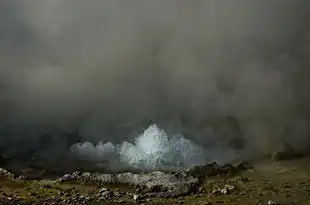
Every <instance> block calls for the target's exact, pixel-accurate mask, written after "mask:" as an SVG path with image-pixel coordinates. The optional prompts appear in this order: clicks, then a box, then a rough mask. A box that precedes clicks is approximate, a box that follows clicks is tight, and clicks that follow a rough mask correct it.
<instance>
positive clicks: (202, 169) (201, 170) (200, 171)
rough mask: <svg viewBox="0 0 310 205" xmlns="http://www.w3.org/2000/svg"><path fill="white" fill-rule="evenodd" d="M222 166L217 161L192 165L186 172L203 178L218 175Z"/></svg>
mask: <svg viewBox="0 0 310 205" xmlns="http://www.w3.org/2000/svg"><path fill="white" fill-rule="evenodd" d="M219 170H220V166H219V165H218V164H217V163H216V162H211V163H208V164H206V165H202V166H191V167H190V168H188V169H187V170H186V171H185V172H186V173H187V174H189V175H190V176H194V177H197V178H203V177H206V176H216V175H218V173H219Z"/></svg>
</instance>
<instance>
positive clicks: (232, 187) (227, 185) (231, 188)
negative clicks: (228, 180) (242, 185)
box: [224, 184, 236, 191]
mask: <svg viewBox="0 0 310 205" xmlns="http://www.w3.org/2000/svg"><path fill="white" fill-rule="evenodd" d="M224 188H225V189H227V190H229V191H233V190H234V189H236V187H235V186H233V185H229V184H226V185H225V186H224Z"/></svg>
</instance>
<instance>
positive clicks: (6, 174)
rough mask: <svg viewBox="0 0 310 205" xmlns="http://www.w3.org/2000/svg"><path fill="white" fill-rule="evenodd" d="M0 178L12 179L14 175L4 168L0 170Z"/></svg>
mask: <svg viewBox="0 0 310 205" xmlns="http://www.w3.org/2000/svg"><path fill="white" fill-rule="evenodd" d="M0 177H3V178H5V179H14V174H12V173H11V172H9V171H7V170H6V169H4V168H0Z"/></svg>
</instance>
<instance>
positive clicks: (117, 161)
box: [71, 125, 207, 170]
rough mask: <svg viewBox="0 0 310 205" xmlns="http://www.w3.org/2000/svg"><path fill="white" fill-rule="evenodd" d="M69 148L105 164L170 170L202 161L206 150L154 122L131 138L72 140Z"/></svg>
mask: <svg viewBox="0 0 310 205" xmlns="http://www.w3.org/2000/svg"><path fill="white" fill-rule="evenodd" d="M71 149H72V151H73V152H74V153H75V154H77V155H79V156H82V157H87V159H88V160H91V161H96V162H98V161H99V162H103V161H104V162H107V163H108V166H109V167H108V168H110V169H120V167H123V168H124V167H127V168H131V169H139V170H155V169H157V170H158V169H161V170H171V169H177V168H184V167H188V166H190V165H197V164H204V163H205V162H206V160H207V157H206V156H207V154H206V152H205V151H204V149H203V148H202V147H200V146H198V145H196V144H194V143H193V142H191V141H190V140H188V139H186V138H185V137H184V136H183V135H182V134H179V135H175V136H172V137H168V135H167V134H166V132H165V131H164V130H162V129H160V128H159V127H158V126H157V125H151V126H150V127H149V128H148V129H146V130H145V131H144V133H142V134H141V135H140V136H138V137H137V138H136V139H135V142H134V143H133V144H132V143H129V142H123V143H122V144H121V145H114V144H112V143H111V142H108V143H103V142H99V143H98V144H97V145H95V146H94V145H93V144H91V143H89V142H84V143H82V144H75V145H73V146H72V147H71Z"/></svg>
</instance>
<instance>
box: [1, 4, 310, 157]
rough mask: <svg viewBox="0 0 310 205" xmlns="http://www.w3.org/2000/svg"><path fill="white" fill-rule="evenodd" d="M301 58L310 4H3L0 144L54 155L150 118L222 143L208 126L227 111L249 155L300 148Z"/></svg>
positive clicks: (308, 110)
mask: <svg viewBox="0 0 310 205" xmlns="http://www.w3.org/2000/svg"><path fill="white" fill-rule="evenodd" d="M309 65H310V1H309V0H295V1H292V0H271V1H270V0H268V1H267V0H191V1H187V0H128V1H124V0H102V1H100V0H88V1H85V0H53V1H52V0H0V132H1V133H0V134H1V136H0V145H1V149H2V150H3V152H11V153H33V152H35V151H36V150H39V149H41V150H42V149H44V151H43V152H41V154H42V156H43V155H44V156H48V157H51V156H53V157H56V158H57V156H60V155H61V154H63V152H65V151H66V150H68V147H69V146H70V145H71V144H73V143H76V142H78V141H79V140H81V141H84V140H88V141H92V142H98V141H100V140H103V141H111V140H112V141H113V142H121V141H123V140H125V139H126V140H130V137H133V136H135V135H136V133H138V132H141V130H142V129H143V128H147V127H148V122H149V121H150V120H152V121H153V122H154V123H156V124H159V125H160V126H161V127H163V128H164V129H165V130H166V131H167V132H168V133H179V132H187V133H188V135H189V137H190V138H191V139H193V141H195V142H198V143H201V144H204V145H208V143H210V141H212V142H214V143H215V144H221V143H222V144H224V147H225V145H226V144H227V143H228V141H229V139H230V138H231V136H230V135H231V134H230V131H229V129H227V130H228V131H227V132H226V133H225V134H223V135H221V136H222V137H219V135H215V134H212V133H211V134H210V130H209V129H208V127H210V124H209V123H208V122H213V121H221V119H225V117H227V116H230V117H234V118H236V119H238V120H239V124H240V129H241V132H242V136H243V137H244V138H245V139H246V146H245V149H244V151H245V153H246V155H247V156H248V157H253V156H260V155H261V154H265V153H268V152H269V151H273V150H280V149H282V142H283V140H285V142H286V143H288V144H290V145H291V146H292V147H294V148H295V149H298V150H306V149H307V148H308V145H309V142H310V141H309V140H310V138H309V134H310V132H309V128H310V127H309V125H310V124H309V123H310V118H309V117H310V115H309V114H310V104H309V103H310V96H309V94H308V92H309V89H308V88H309V85H310V81H309V79H310V70H309ZM184 121H185V122H184ZM211 124H212V123H211ZM188 127H190V128H188ZM222 127H223V128H222ZM222 127H221V128H220V129H223V130H225V129H226V128H224V127H225V126H222ZM68 136H71V138H70V137H69V138H70V139H69V140H68ZM78 136H79V137H80V138H81V139H80V138H79V140H78V139H77V138H78ZM56 148H57V149H56Z"/></svg>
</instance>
